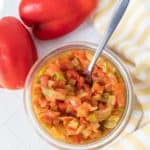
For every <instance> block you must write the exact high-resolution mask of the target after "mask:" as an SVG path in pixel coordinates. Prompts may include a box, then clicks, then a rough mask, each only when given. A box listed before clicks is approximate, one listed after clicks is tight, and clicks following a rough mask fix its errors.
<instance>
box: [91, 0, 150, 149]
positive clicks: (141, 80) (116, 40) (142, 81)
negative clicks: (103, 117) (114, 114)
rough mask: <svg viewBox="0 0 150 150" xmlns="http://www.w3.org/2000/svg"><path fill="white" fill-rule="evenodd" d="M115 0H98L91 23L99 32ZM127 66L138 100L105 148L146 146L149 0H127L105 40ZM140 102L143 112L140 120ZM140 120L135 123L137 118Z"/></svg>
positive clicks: (149, 129) (149, 145) (149, 142)
mask: <svg viewBox="0 0 150 150" xmlns="http://www.w3.org/2000/svg"><path fill="white" fill-rule="evenodd" d="M117 2H118V0H100V6H99V8H98V11H97V12H96V15H95V16H94V25H95V27H96V28H97V30H98V31H99V33H100V34H101V35H102V34H103V33H104V31H105V29H106V27H107V25H108V22H109V21H110V18H111V16H112V14H113V11H114V9H115V6H116V5H117ZM108 45H109V46H110V47H111V49H112V50H114V51H115V52H116V53H118V55H120V57H121V58H123V59H124V61H125V62H126V63H127V66H128V67H129V69H130V72H131V74H132V77H133V81H134V87H135V93H136V95H137V99H138V102H139V103H140V104H138V103H137V104H136V105H135V108H134V110H133V114H132V116H131V120H130V121H129V124H128V125H127V127H126V128H125V129H124V131H123V133H122V135H121V136H122V138H120V139H119V140H118V141H117V142H115V143H113V144H112V145H111V147H109V148H107V149H110V150H111V149H112V150H114V149H115V150H118V149H119V150H124V149H130V150H134V149H136V150H149V149H150V0H131V1H130V4H129V7H128V9H127V11H126V13H125V15H124V17H123V19H122V21H121V23H120V24H119V26H118V28H117V30H116V31H115V33H114V34H113V36H112V38H111V40H110V42H109V44H108ZM140 105H141V106H142V109H143V112H144V115H143V118H142V120H141V113H142V110H141V108H140ZM138 121H139V122H140V124H138V123H139V122H138Z"/></svg>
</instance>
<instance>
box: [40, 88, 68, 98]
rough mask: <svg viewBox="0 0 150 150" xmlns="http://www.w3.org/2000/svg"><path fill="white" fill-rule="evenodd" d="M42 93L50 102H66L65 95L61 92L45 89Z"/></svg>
mask: <svg viewBox="0 0 150 150" xmlns="http://www.w3.org/2000/svg"><path fill="white" fill-rule="evenodd" d="M42 93H43V94H44V96H45V97H47V98H48V99H49V100H51V99H59V100H65V98H66V97H65V95H64V94H61V93H60V92H57V91H54V90H53V89H49V88H43V89H42Z"/></svg>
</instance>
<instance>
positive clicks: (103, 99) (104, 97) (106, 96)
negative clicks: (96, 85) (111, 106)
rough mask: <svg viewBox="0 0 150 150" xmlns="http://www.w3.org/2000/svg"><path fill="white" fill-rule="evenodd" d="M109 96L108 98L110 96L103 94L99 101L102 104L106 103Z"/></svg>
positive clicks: (106, 93)
mask: <svg viewBox="0 0 150 150" xmlns="http://www.w3.org/2000/svg"><path fill="white" fill-rule="evenodd" d="M109 96H110V94H109V93H108V92H105V93H104V94H103V95H102V99H101V101H102V102H108V99H109Z"/></svg>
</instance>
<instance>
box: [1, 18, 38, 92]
mask: <svg viewBox="0 0 150 150" xmlns="http://www.w3.org/2000/svg"><path fill="white" fill-rule="evenodd" d="M36 59H37V53H36V48H35V45H34V43H33V41H32V39H31V37H30V35H29V33H28V31H27V30H26V29H25V27H24V26H23V25H22V24H21V22H20V21H19V20H17V19H16V18H14V17H5V18H2V19H0V85H1V87H2V88H8V89H17V88H22V87H23V85H24V81H25V78H26V76H27V73H28V71H29V69H30V68H31V66H32V65H33V63H34V62H35V60H36Z"/></svg>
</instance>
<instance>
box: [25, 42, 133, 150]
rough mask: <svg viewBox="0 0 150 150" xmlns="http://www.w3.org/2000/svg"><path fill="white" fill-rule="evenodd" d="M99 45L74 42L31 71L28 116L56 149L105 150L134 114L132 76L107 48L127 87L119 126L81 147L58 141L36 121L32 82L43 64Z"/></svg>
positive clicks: (104, 54)
mask: <svg viewBox="0 0 150 150" xmlns="http://www.w3.org/2000/svg"><path fill="white" fill-rule="evenodd" d="M96 47H97V45H96V44H93V43H88V42H74V43H70V44H67V45H63V46H61V47H59V48H56V49H55V50H53V51H51V52H50V53H49V54H47V55H46V56H45V57H44V58H42V59H40V60H38V61H37V62H36V63H35V64H34V66H33V67H32V69H31V70H30V72H29V74H28V77H27V80H26V83H25V90H24V106H25V111H26V114H27V116H28V118H29V120H30V122H31V123H32V125H33V127H34V129H35V131H36V132H37V133H38V135H39V136H40V137H41V138H42V139H43V140H45V141H47V142H48V143H49V144H52V145H54V146H55V147H58V148H61V149H65V150H66V149H68V150H90V149H92V150H93V149H96V148H104V147H105V146H108V144H110V143H111V142H113V141H114V140H115V139H116V138H117V137H118V136H119V135H120V133H121V132H122V131H123V129H124V128H125V126H126V125H127V123H128V121H129V119H130V115H131V113H132V107H133V102H134V99H135V97H134V91H133V86H132V80H131V77H130V74H129V72H128V70H127V68H126V66H125V65H124V64H123V62H122V61H121V59H120V58H119V57H118V56H117V55H116V54H115V53H114V52H113V51H111V50H110V49H109V48H105V50H104V51H103V56H105V57H106V58H107V59H108V60H109V61H110V62H112V63H113V64H114V65H115V66H116V68H117V69H118V70H119V72H120V74H121V76H122V78H123V80H124V82H125V87H126V106H125V110H124V112H123V115H122V117H121V119H120V121H119V123H118V124H117V126H116V127H115V128H114V129H113V130H112V131H111V132H110V133H109V134H108V135H106V136H105V137H103V138H101V139H100V140H97V141H95V142H93V143H89V144H81V145H74V144H67V143H64V142H61V141H58V140H56V139H54V138H53V137H51V136H50V135H49V134H48V133H47V132H46V131H45V130H44V129H43V128H42V127H41V126H40V124H39V122H38V121H37V120H36V117H35V114H34V112H33V109H32V105H31V85H32V80H33V78H34V75H35V74H36V73H37V72H38V71H39V70H40V68H41V67H42V65H43V64H45V63H46V62H47V60H49V59H50V58H51V57H53V56H54V55H56V54H59V53H62V52H64V51H66V50H67V51H68V50H69V49H70V50H71V49H74V48H79V49H88V50H91V51H94V50H95V49H96Z"/></svg>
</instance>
